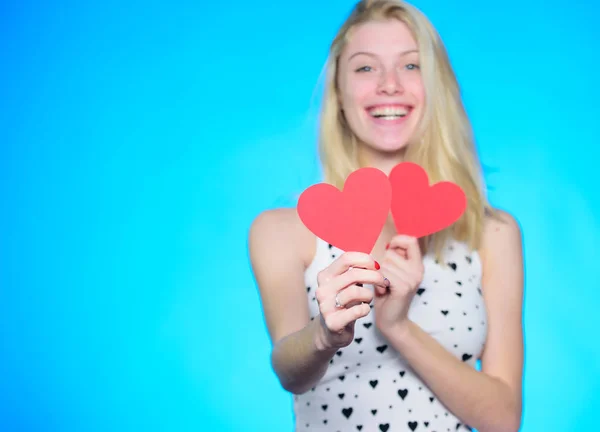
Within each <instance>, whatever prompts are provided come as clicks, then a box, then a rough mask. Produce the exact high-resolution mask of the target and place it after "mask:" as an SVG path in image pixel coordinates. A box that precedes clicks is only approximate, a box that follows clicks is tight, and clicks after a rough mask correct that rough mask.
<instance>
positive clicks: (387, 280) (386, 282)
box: [383, 278, 390, 288]
mask: <svg viewBox="0 0 600 432" xmlns="http://www.w3.org/2000/svg"><path fill="white" fill-rule="evenodd" d="M383 280H384V281H385V286H387V287H388V288H389V287H390V280H389V279H388V278H383Z"/></svg>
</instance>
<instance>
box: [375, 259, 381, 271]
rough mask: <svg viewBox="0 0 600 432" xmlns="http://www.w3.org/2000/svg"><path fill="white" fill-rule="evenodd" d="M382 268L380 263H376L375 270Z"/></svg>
mask: <svg viewBox="0 0 600 432" xmlns="http://www.w3.org/2000/svg"><path fill="white" fill-rule="evenodd" d="M380 268H381V267H380V266H379V263H378V262H377V261H375V269H376V270H379V269H380Z"/></svg>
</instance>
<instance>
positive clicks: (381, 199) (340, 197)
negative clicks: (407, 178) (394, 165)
mask: <svg viewBox="0 0 600 432" xmlns="http://www.w3.org/2000/svg"><path fill="white" fill-rule="evenodd" d="M391 199H392V190H391V185H390V183H389V180H388V178H387V176H386V175H385V174H384V173H383V172H382V171H380V170H378V169H376V168H360V169H358V170H356V171H354V172H353V173H352V174H350V175H349V176H348V178H347V179H346V182H345V183H344V188H343V190H342V191H340V190H339V189H337V188H336V187H335V186H332V185H330V184H326V183H320V184H317V185H313V186H310V187H309V188H308V189H306V190H305V191H304V192H303V193H302V195H300V198H299V200H298V207H297V211H298V215H299V216H300V219H301V220H302V222H303V223H304V225H306V227H307V228H308V229H309V230H310V231H311V232H312V233H313V234H315V235H316V236H317V237H319V238H321V239H323V240H325V241H326V242H328V243H330V244H332V245H333V246H335V247H337V248H339V249H341V250H343V251H345V252H348V251H353V252H364V253H371V251H372V250H373V246H375V242H376V241H377V238H378V237H379V235H380V234H381V229H382V228H383V225H384V224H385V220H386V218H387V216H388V214H389V211H390V201H391Z"/></svg>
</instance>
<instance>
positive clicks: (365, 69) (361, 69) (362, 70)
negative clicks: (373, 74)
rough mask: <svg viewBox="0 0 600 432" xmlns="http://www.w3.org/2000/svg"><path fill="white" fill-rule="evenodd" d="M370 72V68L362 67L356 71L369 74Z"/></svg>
mask: <svg viewBox="0 0 600 432" xmlns="http://www.w3.org/2000/svg"><path fill="white" fill-rule="evenodd" d="M370 70H371V66H363V67H361V68H358V69H356V72H369V71H370Z"/></svg>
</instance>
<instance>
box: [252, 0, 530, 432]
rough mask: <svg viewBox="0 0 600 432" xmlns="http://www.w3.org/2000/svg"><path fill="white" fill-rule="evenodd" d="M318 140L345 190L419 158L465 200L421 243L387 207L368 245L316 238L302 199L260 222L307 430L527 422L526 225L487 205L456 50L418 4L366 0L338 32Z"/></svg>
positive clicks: (330, 177) (261, 268) (492, 431)
mask: <svg viewBox="0 0 600 432" xmlns="http://www.w3.org/2000/svg"><path fill="white" fill-rule="evenodd" d="M320 146H321V156H322V162H323V168H324V173H325V180H326V181H327V182H329V183H331V184H334V185H336V186H338V187H339V188H341V187H342V186H343V183H344V180H345V179H346V177H347V176H348V175H349V174H350V173H351V172H352V171H354V170H356V169H358V168H360V167H364V166H371V167H376V168H379V169H381V170H382V171H383V172H385V173H388V174H389V172H390V170H391V169H392V168H393V167H394V166H395V165H396V164H398V163H400V162H402V161H413V162H416V163H418V164H419V165H421V166H422V167H423V168H425V170H426V171H427V172H428V174H429V177H430V180H431V181H432V182H437V181H440V180H449V181H452V182H454V183H456V184H458V185H459V186H460V187H461V188H462V189H463V190H464V191H465V193H466V195H467V199H468V208H467V210H466V213H465V214H464V215H463V217H462V218H461V219H460V220H459V221H458V222H456V223H455V224H454V225H453V226H452V227H451V228H450V229H447V230H444V231H443V232H440V233H437V234H435V235H432V236H430V237H429V238H426V239H421V240H420V241H418V240H416V239H414V238H410V237H406V236H401V235H397V234H396V233H395V230H394V224H393V220H392V218H391V216H390V218H389V220H388V222H387V223H386V226H385V228H384V229H383V230H382V233H381V236H380V238H379V239H378V241H377V244H376V245H375V247H374V249H373V252H372V254H371V255H367V254H363V253H358V252H352V251H348V252H345V253H343V252H342V251H340V250H338V249H336V248H335V247H333V246H331V245H329V244H327V243H325V242H324V241H323V240H321V239H319V238H315V236H314V235H313V234H312V233H311V232H310V231H308V230H307V229H306V228H305V227H304V225H303V224H302V222H301V221H300V219H299V217H298V215H297V213H296V211H295V209H276V210H270V211H266V212H264V213H262V214H261V215H259V216H258V218H257V219H256V220H255V221H254V223H253V224H252V227H251V230H250V236H249V248H250V256H251V262H252V266H253V271H254V274H255V278H256V281H257V284H258V286H259V290H260V295H261V299H262V304H263V308H264V315H265V319H266V323H267V326H268V330H269V333H270V336H271V338H272V341H273V351H272V359H271V360H272V366H273V369H274V371H275V373H276V374H277V376H278V378H279V380H280V382H281V384H282V386H283V387H284V388H285V389H286V390H288V391H289V392H291V393H294V395H295V396H294V411H295V418H296V430H297V431H315V430H319V431H342V432H346V431H351V430H364V431H391V432H393V431H432V432H446V431H455V430H470V429H471V427H473V428H476V429H477V430H479V431H481V432H496V431H498V432H500V431H502V432H508V431H517V430H518V429H519V427H520V421H521V420H520V419H521V393H522V390H521V381H522V365H523V336H522V318H521V316H522V297H523V259H522V246H521V233H520V229H519V226H518V224H517V223H516V222H515V220H514V219H513V217H512V216H511V215H509V214H508V213H506V212H503V211H500V210H496V209H492V208H491V207H490V206H489V204H488V203H487V201H486V198H485V196H484V186H483V181H482V180H481V173H480V168H479V163H478V160H477V156H476V153H475V147H474V143H473V138H472V136H471V131H470V125H469V122H468V119H467V117H466V115H465V112H464V110H463V105H462V102H461V99H460V94H459V88H458V85H457V83H456V79H455V76H454V73H453V71H452V68H451V66H450V64H449V60H448V58H447V54H446V51H445V48H444V46H443V44H442V42H441V41H440V39H439V36H438V35H437V33H436V31H435V30H434V29H433V27H432V26H431V24H430V23H429V21H428V20H427V19H426V18H425V17H424V16H423V15H422V14H421V13H420V12H419V11H418V10H416V9H415V8H414V7H412V6H410V5H408V4H406V3H403V2H401V1H394V0H383V1H361V2H359V3H358V4H357V5H356V7H355V9H354V10H353V12H352V13H351V15H350V16H349V18H348V19H347V21H346V22H345V24H344V25H343V26H342V27H341V29H340V31H339V33H338V35H337V36H336V38H335V40H334V41H333V43H332V45H331V52H330V59H329V61H328V75H327V86H326V94H325V97H324V104H323V108H322V118H321V137H320ZM478 359H480V360H481V370H480V371H478V370H477V369H476V368H475V366H476V362H477V360H478Z"/></svg>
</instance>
